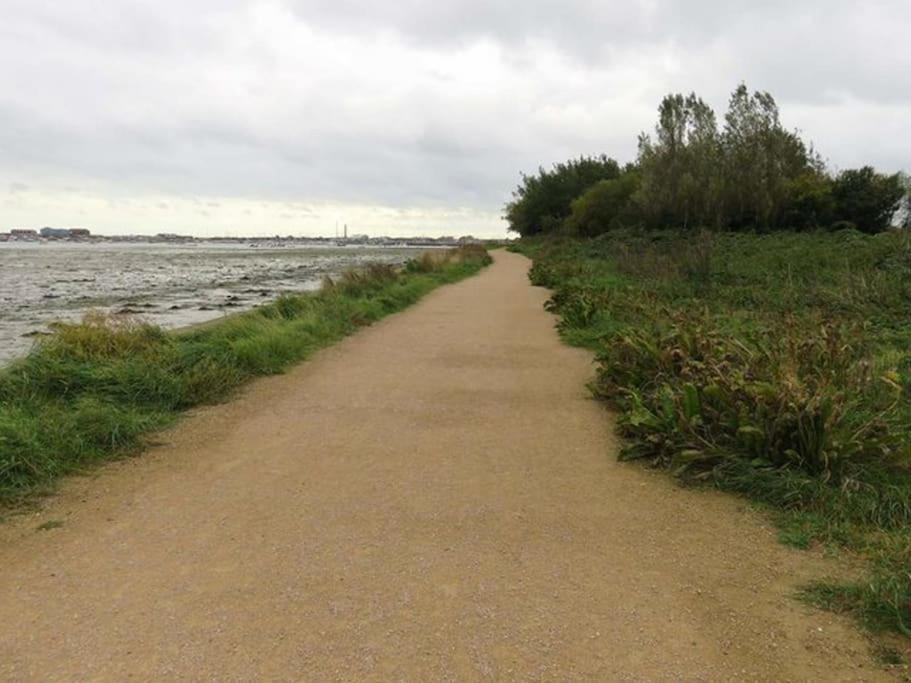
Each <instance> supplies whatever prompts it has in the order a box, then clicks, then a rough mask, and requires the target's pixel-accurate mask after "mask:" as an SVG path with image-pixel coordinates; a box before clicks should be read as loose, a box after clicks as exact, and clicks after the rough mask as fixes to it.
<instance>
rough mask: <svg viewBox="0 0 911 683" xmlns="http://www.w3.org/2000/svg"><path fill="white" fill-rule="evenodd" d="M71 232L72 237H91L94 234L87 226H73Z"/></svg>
mask: <svg viewBox="0 0 911 683" xmlns="http://www.w3.org/2000/svg"><path fill="white" fill-rule="evenodd" d="M69 233H70V237H91V236H92V232H91V230H87V229H86V228H71V229H70V230H69Z"/></svg>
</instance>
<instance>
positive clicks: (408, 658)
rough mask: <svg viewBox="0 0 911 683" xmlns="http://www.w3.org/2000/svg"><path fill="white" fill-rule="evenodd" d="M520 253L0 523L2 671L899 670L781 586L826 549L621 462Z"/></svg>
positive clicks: (736, 505) (158, 674)
mask: <svg viewBox="0 0 911 683" xmlns="http://www.w3.org/2000/svg"><path fill="white" fill-rule="evenodd" d="M527 265H528V262H527V261H526V260H525V259H524V258H523V257H521V256H517V255H513V254H508V253H503V252H500V253H498V254H497V256H496V263H495V265H494V266H492V267H491V268H489V269H488V270H486V271H485V272H483V273H482V274H481V275H479V276H478V277H475V278H472V279H470V280H467V281H465V282H462V283H460V284H458V285H454V286H450V287H445V288H443V289H440V290H438V291H436V292H434V293H433V294H431V295H430V296H428V297H427V298H426V299H425V300H424V301H422V302H421V303H420V304H418V305H416V306H415V307H413V308H412V309H410V310H408V311H406V312H405V313H402V314H399V315H396V316H393V317H391V318H387V319H386V320H385V321H383V322H381V323H379V324H377V325H375V326H374V327H372V328H370V329H367V330H365V331H363V332H361V333H360V334H358V335H356V336H354V337H351V338H349V339H347V340H345V341H344V342H342V343H340V344H338V345H337V346H335V347H333V348H331V349H329V350H327V351H324V352H322V353H320V354H318V356H317V357H316V358H314V359H313V360H311V361H310V362H307V363H304V364H302V365H300V366H298V367H297V368H296V369H294V370H293V371H292V372H290V373H288V374H287V375H284V376H281V377H275V378H269V379H265V380H261V381H258V382H256V383H254V384H253V385H251V386H250V387H249V388H248V389H247V390H246V391H244V392H243V394H242V396H240V397H239V398H238V399H237V400H235V401H233V402H231V403H229V404H226V405H222V406H216V407H213V408H207V409H205V410H201V411H198V412H196V414H194V415H193V416H191V417H190V418H188V419H186V420H185V421H183V422H182V424H181V425H180V426H179V427H178V428H176V429H174V430H172V431H170V432H168V433H166V434H164V435H162V436H161V441H163V443H161V444H159V445H158V446H156V447H154V448H152V449H151V450H150V451H149V452H148V453H146V454H145V455H144V456H143V457H142V458H137V459H132V460H129V461H125V462H121V463H117V464H114V465H111V466H108V467H105V468H103V469H101V470H100V471H98V472H97V473H96V475H95V476H92V477H87V478H78V479H71V480H70V481H69V482H67V484H66V485H65V486H64V487H63V488H62V490H61V492H60V494H59V495H57V496H55V497H54V498H53V499H52V500H50V501H49V502H48V503H47V504H45V505H44V507H43V509H42V510H41V511H40V512H39V513H37V514H33V515H29V516H21V517H18V518H16V519H14V520H13V521H11V522H9V523H7V524H5V525H2V527H0V567H2V571H0V678H2V679H3V680H54V679H105V680H122V679H125V678H127V677H129V676H132V677H134V678H137V679H145V680H152V679H157V680H166V679H171V680H173V679H208V680H226V681H227V680H250V679H257V678H258V679H275V680H291V679H295V680H358V681H361V680H378V681H387V680H413V681H427V680H466V681H470V680H487V679H497V680H546V681H556V680H598V681H640V680H643V681H644V680H648V681H664V680H706V681H727V680H734V679H738V680H767V681H786V680H791V681H818V680H838V681H848V680H880V679H884V678H889V677H890V676H891V674H887V673H886V672H885V671H884V670H882V669H880V668H878V665H877V664H876V662H875V661H874V660H873V658H872V657H871V654H870V645H869V643H868V641H867V639H866V638H865V637H864V636H863V635H862V634H861V633H860V632H858V631H857V630H856V629H855V627H854V626H853V624H852V623H851V622H849V621H848V620H846V619H845V618H842V617H837V616H833V615H831V614H827V613H823V612H818V611H814V610H812V609H810V608H808V607H805V606H803V605H802V604H800V603H799V602H797V601H795V600H793V599H792V597H791V596H792V594H793V592H794V590H795V588H796V587H797V586H798V585H799V584H800V583H801V582H802V581H805V580H807V579H810V578H814V577H819V576H821V575H823V574H825V573H827V572H831V571H834V568H833V565H830V564H829V563H827V562H825V561H824V560H823V559H822V558H820V557H819V556H818V555H816V554H813V553H807V552H800V551H795V550H790V549H787V548H785V547H783V546H781V545H779V544H778V543H777V542H776V540H775V532H774V530H773V529H772V528H771V527H770V526H769V524H768V523H767V522H766V521H765V520H764V518H763V517H762V516H760V515H759V514H757V513H755V512H753V511H750V510H749V509H748V508H747V506H746V505H745V503H743V502H742V501H739V500H737V499H735V498H732V497H728V496H724V495H721V494H713V493H706V492H698V491H688V490H684V489H681V488H680V487H678V486H677V485H675V484H674V483H673V482H672V481H671V480H670V479H669V478H667V477H665V476H663V475H659V474H657V473H652V472H648V471H646V470H644V469H642V468H639V467H637V466H634V465H624V464H620V463H618V462H617V460H616V457H615V456H616V449H617V443H616V441H615V439H614V437H613V435H612V425H611V419H610V416H609V415H608V414H607V413H606V412H605V411H604V409H603V408H602V406H601V405H599V404H597V403H595V402H594V401H592V400H590V399H589V398H588V394H587V392H586V389H585V383H586V381H587V380H588V379H589V378H590V376H591V374H592V366H591V357H590V355H589V354H588V353H586V352H584V351H580V350H577V349H572V348H569V347H566V346H564V345H562V344H561V343H560V342H559V341H558V339H557V336H556V334H555V332H554V330H553V319H552V318H551V317H550V316H548V315H547V314H546V313H544V312H543V311H542V307H541V305H542V303H543V302H544V300H545V298H546V296H547V294H546V292H545V291H543V290H540V289H534V288H532V287H530V286H529V285H528V282H527V279H526V277H525V273H526V269H527ZM58 521H61V522H63V524H62V526H59V527H57V528H51V529H47V530H39V529H38V528H37V527H38V525H39V524H42V523H46V522H58ZM49 526H53V525H49Z"/></svg>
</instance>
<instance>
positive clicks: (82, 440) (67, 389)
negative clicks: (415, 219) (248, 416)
mask: <svg viewBox="0 0 911 683" xmlns="http://www.w3.org/2000/svg"><path fill="white" fill-rule="evenodd" d="M489 262H490V257H489V256H488V254H487V252H486V251H485V250H484V249H483V248H468V247H463V248H460V249H455V250H451V251H447V252H436V253H432V254H428V255H426V256H422V257H421V258H419V259H417V260H414V261H411V262H409V263H408V264H406V266H405V268H404V269H401V270H399V269H395V268H393V267H391V266H385V265H371V266H368V267H366V268H364V269H360V270H352V271H349V272H347V273H345V274H344V275H343V276H342V277H340V278H338V279H337V280H328V279H327V280H326V281H325V283H324V285H323V287H322V289H321V290H320V291H319V292H318V293H315V294H311V295H296V296H283V297H281V298H280V299H278V300H277V301H275V302H274V303H272V304H269V305H266V306H262V307H260V308H257V309H255V310H253V311H250V312H247V313H243V314H239V315H236V316H233V317H231V318H228V319H226V320H224V321H221V322H219V323H217V324H213V325H208V326H203V327H200V328H198V329H195V330H190V331H187V332H184V333H168V332H165V331H164V330H162V329H160V328H158V327H154V326H152V325H148V324H145V323H143V322H142V321H140V320H136V319H118V318H113V317H107V316H103V315H100V314H97V313H96V314H89V315H88V316H86V318H85V319H84V320H83V322H81V323H79V324H62V325H59V326H58V327H57V328H56V332H55V334H53V335H52V336H50V337H47V338H46V339H44V340H42V341H41V342H40V343H39V345H38V346H36V347H35V349H34V350H33V351H32V352H31V353H30V354H29V355H28V356H26V357H25V358H23V359H21V360H19V361H17V362H15V363H14V364H12V365H10V366H9V367H7V368H5V369H3V370H2V371H0V505H2V506H5V507H9V506H15V505H17V504H21V503H22V502H23V501H25V500H27V499H28V498H29V497H31V496H34V495H35V494H36V493H40V492H43V491H47V490H49V489H50V488H51V487H52V486H53V484H54V483H55V482H56V481H57V480H58V479H59V478H60V477H62V476H64V475H66V474H69V473H72V472H78V471H80V470H83V469H85V468H86V467H88V466H91V465H93V464H95V463H99V462H103V461H105V460H109V459H112V458H116V457H120V456H123V455H125V454H129V453H133V452H136V451H137V450H139V449H141V448H142V447H143V445H144V444H145V437H147V436H148V435H149V434H150V433H151V432H153V431H155V430H158V429H161V428H162V427H165V426H167V425H170V424H172V423H173V422H174V420H175V419H176V418H177V417H178V416H179V415H180V414H181V412H182V411H185V410H187V409H188V408H191V407H193V406H198V405H201V404H207V403H214V402H218V401H222V400H224V399H225V398H227V397H229V396H230V395H231V393H232V392H233V391H234V390H235V389H237V388H238V387H239V386H241V385H242V384H244V383H245V382H247V381H249V380H250V379H251V378H253V377H257V376H262V375H270V374H275V373H280V372H282V371H283V370H285V369H286V368H288V366H290V365H291V364H293V363H296V362H298V361H300V360H302V359H305V358H307V357H308V356H309V355H311V354H312V353H313V352H315V351H317V350H318V349H321V348H324V347H326V346H328V345H330V344H332V343H333V342H335V341H337V340H339V339H341V338H343V337H345V336H346V335H349V334H351V333H353V332H355V331H356V330H357V329H359V328H360V327H362V326H365V325H369V324H371V323H373V322H375V321H377V320H379V319H380V318H382V317H384V316H386V315H389V314H390V313H394V312H396V311H399V310H401V309H403V308H405V307H407V306H409V305H411V304H413V303H414V302H416V301H417V300H418V299H420V298H421V297H422V296H424V295H425V294H427V293H428V292H430V291H431V290H432V289H434V288H436V287H438V286H440V285H442V284H446V283H450V282H455V281H457V280H460V279H462V278H465V277H467V276H469V275H472V274H474V273H476V272H477V271H478V270H480V269H481V268H482V267H483V266H485V265H486V264H488V263H489Z"/></svg>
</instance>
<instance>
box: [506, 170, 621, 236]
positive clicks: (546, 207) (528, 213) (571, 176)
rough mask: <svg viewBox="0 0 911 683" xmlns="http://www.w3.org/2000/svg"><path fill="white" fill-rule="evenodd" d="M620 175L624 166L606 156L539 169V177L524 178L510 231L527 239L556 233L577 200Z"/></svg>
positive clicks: (509, 208)
mask: <svg viewBox="0 0 911 683" xmlns="http://www.w3.org/2000/svg"><path fill="white" fill-rule="evenodd" d="M619 175H620V165H619V164H618V163H617V162H616V161H614V160H613V159H609V158H608V157H606V156H604V155H601V156H599V157H579V158H578V159H573V160H570V161H567V162H565V163H561V164H555V165H554V167H553V168H552V169H551V170H549V171H548V170H545V169H544V168H539V169H538V173H537V174H536V175H525V174H522V183H521V184H520V185H519V187H517V188H516V189H515V190H514V191H513V194H512V196H513V198H512V201H510V202H509V203H508V204H507V205H506V207H505V215H504V218H505V219H506V220H507V222H508V223H509V229H510V230H511V231H513V232H517V233H519V234H520V235H522V236H523V237H525V236H528V235H534V234H537V233H540V232H548V231H552V230H553V229H554V228H555V227H558V226H559V225H560V224H561V223H562V221H563V220H564V219H565V218H566V217H567V216H569V214H570V211H571V204H572V201H573V200H574V199H576V197H578V196H579V195H581V194H582V193H583V192H585V190H587V189H588V188H589V187H591V186H592V185H594V184H595V183H597V182H598V181H601V180H610V179H612V178H617V177H618V176H619Z"/></svg>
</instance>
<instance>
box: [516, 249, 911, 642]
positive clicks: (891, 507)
mask: <svg viewBox="0 0 911 683" xmlns="http://www.w3.org/2000/svg"><path fill="white" fill-rule="evenodd" d="M519 248H520V249H521V250H523V251H525V252H526V253H527V254H529V255H530V256H532V257H533V258H534V261H535V263H534V266H533V269H532V272H531V277H532V280H533V282H534V283H535V284H539V285H543V286H547V287H550V288H552V289H554V290H555V293H554V296H553V298H552V299H551V301H550V303H549V306H550V308H551V309H552V310H554V311H555V312H556V313H558V314H559V315H560V322H559V328H560V332H561V334H562V335H563V337H564V338H565V339H566V341H568V342H570V343H572V344H576V345H580V346H585V347H587V348H591V349H594V350H595V351H596V352H597V365H598V371H597V378H596V379H595V381H594V382H593V384H592V389H593V391H594V393H595V394H596V395H597V396H599V397H601V398H603V399H605V400H608V401H610V402H611V403H612V404H613V405H614V406H615V407H616V408H617V409H618V411H619V413H620V416H621V418H620V429H621V431H622V433H623V435H624V436H625V437H626V439H627V444H628V446H627V447H626V449H625V451H624V453H623V457H624V458H627V459H641V460H643V461H645V462H647V463H649V464H651V465H654V466H658V467H663V468H667V469H668V470H670V471H672V472H674V473H675V474H676V475H678V476H680V477H683V478H685V479H687V480H688V481H695V482H706V483H711V484H713V485H715V486H717V487H719V488H722V489H725V490H728V491H733V492H737V493H740V494H743V495H746V496H748V497H750V498H751V499H753V500H756V501H758V502H760V503H762V504H764V505H766V506H768V507H769V508H771V509H772V510H774V511H775V515H776V519H777V521H778V522H779V524H780V526H781V536H782V540H784V541H785V542H789V543H792V544H794V545H798V546H804V547H805V546H808V545H810V544H812V543H825V544H829V545H830V546H831V547H839V548H845V549H849V550H850V551H851V552H857V553H860V554H862V555H863V556H865V557H866V558H867V559H868V560H869V567H870V572H869V576H868V577H867V578H865V579H864V580H862V581H859V582H857V583H856V584H851V585H845V584H837V583H819V584H817V585H814V586H809V587H807V589H806V592H805V597H806V598H807V599H809V600H812V601H814V602H816V603H817V604H822V605H824V606H827V607H829V608H832V609H837V610H845V611H852V612H854V613H856V614H857V615H859V616H860V617H861V618H863V619H864V620H865V621H866V623H867V624H869V625H870V626H871V627H873V628H882V629H892V630H895V631H900V632H903V633H905V634H906V635H911V460H909V452H911V399H909V391H911V353H909V349H911V322H909V318H908V311H909V310H911V308H909V303H911V239H909V236H908V235H905V234H899V233H884V234H881V235H876V236H869V235H862V234H860V233H857V232H854V231H846V232H840V233H819V234H816V233H814V234H806V233H777V234H771V235H752V234H708V233H705V234H694V233H690V234H686V235H683V234H681V233H671V232H667V233H663V232H653V233H635V232H626V233H607V234H605V235H603V236H601V237H600V238H597V239H595V240H590V241H581V240H570V239H563V240H561V239H538V240H524V241H523V242H522V244H521V246H520V247H519Z"/></svg>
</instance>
